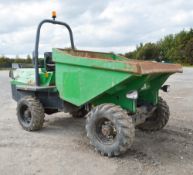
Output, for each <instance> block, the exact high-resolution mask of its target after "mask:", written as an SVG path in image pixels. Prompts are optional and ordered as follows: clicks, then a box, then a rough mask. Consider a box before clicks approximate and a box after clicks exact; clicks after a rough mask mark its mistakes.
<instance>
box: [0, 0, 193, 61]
mask: <svg viewBox="0 0 193 175" xmlns="http://www.w3.org/2000/svg"><path fill="white" fill-rule="evenodd" d="M53 10H55V11H56V12H57V20H59V21H64V22H66V23H68V24H69V25H70V26H71V28H72V30H73V33H74V41H75V46H76V48H77V49H82V50H93V51H103V52H115V53H125V52H128V51H132V50H134V49H135V48H136V46H137V45H139V43H147V42H156V41H158V40H159V39H161V38H163V37H164V36H166V35H168V34H174V33H177V32H179V31H181V30H188V29H190V28H191V27H192V28H193V0H189V1H185V0H96V1H91V0H41V1H40V0H27V1H26V0H1V1H0V21H1V23H0V55H6V56H11V57H15V56H16V55H18V56H26V55H27V54H31V53H32V51H33V50H34V43H35V35H36V29H37V25H38V24H39V22H40V21H41V20H43V19H49V18H51V12H52V11H53ZM69 46H70V42H69V35H68V32H67V30H66V29H65V28H62V27H57V26H53V25H45V26H44V27H43V29H42V33H41V41H40V54H42V53H43V52H46V51H50V50H51V49H52V48H53V47H56V48H65V47H69Z"/></svg>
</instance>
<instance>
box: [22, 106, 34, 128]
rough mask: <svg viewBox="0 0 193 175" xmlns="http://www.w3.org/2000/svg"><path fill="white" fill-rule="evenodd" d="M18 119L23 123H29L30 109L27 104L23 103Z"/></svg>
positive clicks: (30, 118) (30, 117)
mask: <svg viewBox="0 0 193 175" xmlns="http://www.w3.org/2000/svg"><path fill="white" fill-rule="evenodd" d="M20 119H21V122H22V124H23V125H25V126H28V125H30V123H31V120H32V116H31V111H30V109H29V107H28V106H27V105H23V106H22V107H21V109H20Z"/></svg>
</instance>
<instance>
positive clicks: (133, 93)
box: [126, 91, 138, 100]
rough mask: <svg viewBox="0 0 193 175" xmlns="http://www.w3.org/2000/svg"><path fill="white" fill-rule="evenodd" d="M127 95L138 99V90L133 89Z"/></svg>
mask: <svg viewBox="0 0 193 175" xmlns="http://www.w3.org/2000/svg"><path fill="white" fill-rule="evenodd" d="M126 97H127V98H129V99H133V100H136V99H137V98H138V92H137V91H131V92H128V93H127V94H126Z"/></svg>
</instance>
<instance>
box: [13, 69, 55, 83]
mask: <svg viewBox="0 0 193 175" xmlns="http://www.w3.org/2000/svg"><path fill="white" fill-rule="evenodd" d="M39 72H40V74H39V75H40V85H41V86H50V85H55V73H54V72H45V71H44V69H39ZM13 74H14V75H13V76H14V79H12V80H11V83H12V84H16V85H30V86H34V85H35V70H34V68H24V69H16V70H14V71H13Z"/></svg>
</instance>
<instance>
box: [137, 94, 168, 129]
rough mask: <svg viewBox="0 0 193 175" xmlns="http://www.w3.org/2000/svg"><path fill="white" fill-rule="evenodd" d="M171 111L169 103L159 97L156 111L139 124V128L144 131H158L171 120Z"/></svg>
mask: <svg viewBox="0 0 193 175" xmlns="http://www.w3.org/2000/svg"><path fill="white" fill-rule="evenodd" d="M169 116H170V111H169V106H168V105H167V103H166V102H165V101H164V100H163V99H162V98H161V97H159V101H158V104H157V109H156V110H155V111H154V113H153V114H152V116H151V117H149V118H147V119H146V121H145V122H144V123H142V124H140V125H138V126H137V128H138V129H141V130H143V131H158V130H160V129H162V128H164V127H165V126H166V124H167V123H168V121H169Z"/></svg>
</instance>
